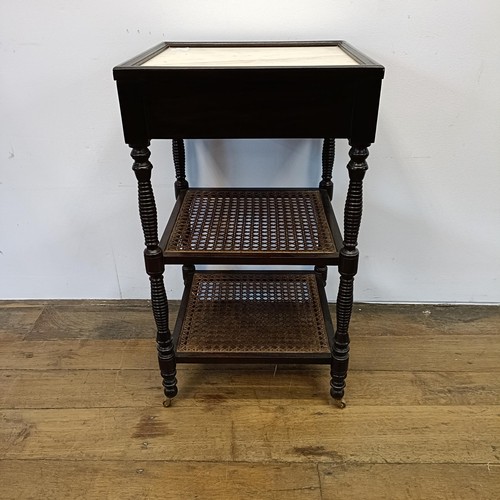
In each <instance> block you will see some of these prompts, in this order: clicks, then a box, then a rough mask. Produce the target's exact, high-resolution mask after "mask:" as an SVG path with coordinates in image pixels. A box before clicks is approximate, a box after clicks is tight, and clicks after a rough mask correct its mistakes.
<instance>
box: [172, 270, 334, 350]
mask: <svg viewBox="0 0 500 500" xmlns="http://www.w3.org/2000/svg"><path fill="white" fill-rule="evenodd" d="M177 351H178V352H202V353H203V352H205V353H214V352H220V353H228V352H233V353H280V352H287V353H325V352H327V353H328V352H329V345H328V339H327V333H326V329H325V326H324V319H323V313H322V310H321V303H320V298H319V294H318V289H317V283H316V278H315V277H314V275H313V274H285V273H270V274H256V273H254V274H245V273H237V274H222V273H214V274H212V273H206V274H205V273H203V274H195V276H194V279H193V284H192V288H191V295H190V298H189V304H188V307H187V311H186V314H185V318H184V323H183V327H182V331H181V332H180V335H179V341H178V344H177Z"/></svg>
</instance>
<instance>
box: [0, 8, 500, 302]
mask: <svg viewBox="0 0 500 500" xmlns="http://www.w3.org/2000/svg"><path fill="white" fill-rule="evenodd" d="M499 26H500V3H498V2H496V1H494V0H476V1H474V2H455V1H452V0H421V1H419V2H416V1H408V0H308V1H305V0H286V1H285V0H280V1H269V0H266V1H262V0H253V1H252V2H248V1H241V0H237V1H235V0H231V1H229V0H219V1H217V0H205V1H203V2H201V1H194V0H183V1H170V0H147V1H145V0H142V1H140V2H139V1H134V0H123V1H122V2H103V1H102V0H86V1H85V2H82V1H81V0H79V1H77V0H44V1H43V2H41V1H39V0H2V2H1V4H0V56H1V72H0V112H1V115H0V116H1V118H0V298H19V299H24V298H117V299H118V298H146V297H148V296H149V284H148V280H147V276H146V274H145V272H144V267H143V258H142V250H143V240H142V233H141V229H140V224H139V218H138V213H137V207H136V196H137V195H136V185H135V177H134V175H133V173H132V171H131V165H132V160H131V159H130V157H129V148H128V147H127V146H126V145H125V143H124V141H123V137H122V131H121V122H120V114H119V109H118V101H117V96H116V89H115V84H114V81H113V79H112V73H111V71H112V68H113V66H114V65H117V64H119V63H121V62H123V61H124V60H126V59H129V58H130V57H132V56H134V55H136V54H138V53H140V52H141V51H144V50H146V49H148V48H149V47H151V46H153V45H156V44H157V43H159V42H160V41H162V40H172V41H218V40H220V41H239V40H335V39H344V40H347V41H348V42H350V43H351V44H352V45H354V46H355V47H356V48H358V49H359V50H361V51H362V52H365V53H366V54H367V55H369V56H371V57H372V58H373V59H375V60H376V61H378V62H380V63H381V64H383V65H384V66H385V67H386V76H385V79H384V82H383V89H382V99H381V108H380V116H379V127H378V133H377V141H376V143H375V144H374V145H373V146H372V147H371V149H370V158H369V166H370V169H369V171H368V173H367V176H366V182H365V207H364V216H363V221H362V227H361V235H360V242H359V243H360V251H361V262H360V269H359V274H358V277H357V279H356V286H355V299H356V300H358V301H374V302H446V303H448V302H450V303H455V302H459V303H498V302H500V283H499V280H498V278H499V275H500V195H499V188H500V168H499V167H500V165H499V158H500V155H499V153H500V90H499V89H500V30H499ZM337 145H338V147H337V157H336V164H335V174H334V180H335V200H334V205H335V208H336V210H337V212H339V211H341V210H342V208H343V204H344V199H345V192H346V183H347V171H346V168H345V165H346V163H347V160H348V157H347V151H348V147H347V145H346V144H345V141H344V140H339V141H337ZM151 150H152V158H151V159H152V162H153V164H154V166H155V167H154V170H153V180H154V184H155V194H156V198H157V204H158V213H159V220H160V226H161V227H160V232H161V231H162V230H163V226H164V222H165V221H166V219H167V217H168V214H169V213H170V209H171V207H172V205H173V202H174V195H173V187H172V184H173V180H174V171H173V166H172V158H171V144H170V141H156V142H154V143H153V144H152V147H151ZM320 158H321V141H319V140H268V141H257V140H252V141H188V142H187V161H188V179H189V180H190V182H191V185H193V186H196V185H199V186H211V185H224V186H230V185H242V186H252V185H255V186H281V185H286V186H304V185H307V186H316V185H317V183H318V181H319V177H320ZM339 219H342V217H341V216H340V217H339ZM165 277H166V285H167V292H168V294H169V298H171V299H178V298H180V296H181V293H182V280H181V272H180V268H179V266H168V267H167V269H166V274H165ZM336 288H337V272H336V269H335V268H331V270H330V274H329V283H328V289H327V291H328V297H329V299H330V300H332V301H333V300H335V298H336Z"/></svg>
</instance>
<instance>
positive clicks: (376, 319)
mask: <svg viewBox="0 0 500 500" xmlns="http://www.w3.org/2000/svg"><path fill="white" fill-rule="evenodd" d="M173 309H174V314H172V318H171V319H172V320H173V319H174V318H173V316H175V306H174V308H173ZM351 332H352V350H351V371H350V374H349V377H348V390H347V398H346V399H347V403H348V406H347V408H346V409H345V410H339V409H337V408H335V407H334V406H333V405H331V404H330V403H329V396H328V388H329V374H328V368H327V367H324V366H316V367H315V366H312V367H311V366H282V365H280V366H277V367H276V366H253V365H252V366H245V365H242V366H234V365H233V366H215V365H204V366H200V365H181V366H179V370H178V380H179V396H178V397H177V398H176V399H175V401H174V404H173V406H172V407H171V408H168V409H166V408H163V407H162V400H163V398H162V391H161V388H160V377H159V373H158V371H157V361H156V352H155V344H154V340H153V338H154V325H153V321H152V317H151V314H150V311H149V309H148V304H147V303H146V302H141V301H132V302H131V301H119V302H88V301H87V302H85V301H83V302H82V301H75V302H73V301H71V302H3V303H1V302H0V379H1V380H0V405H1V409H0V413H1V418H2V421H1V426H0V498H2V499H25V498H33V499H47V500H49V499H50V500H53V499H77V498H82V499H94V498H95V499H100V500H102V499H114V498H122V499H142V498H162V499H164V498H167V499H170V498H172V499H183V500H184V499H231V500H233V499H256V500H263V499H287V500H289V499H292V500H293V499H323V500H326V499H336V498H343V499H354V500H356V499H391V500H392V499H426V500H427V499H467V500H476V499H495V500H497V499H499V498H500V377H499V374H500V308H498V307H475V306H463V307H439V306H385V305H357V306H356V307H355V310H354V317H353V321H352V325H351Z"/></svg>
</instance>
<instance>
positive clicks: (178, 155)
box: [172, 139, 189, 198]
mask: <svg viewBox="0 0 500 500" xmlns="http://www.w3.org/2000/svg"><path fill="white" fill-rule="evenodd" d="M172 155H173V157H174V168H175V183H174V189H175V197H176V198H177V197H178V196H179V193H180V191H181V190H182V189H187V188H188V187H189V184H188V181H187V180H186V152H185V149H184V141H183V140H182V139H172Z"/></svg>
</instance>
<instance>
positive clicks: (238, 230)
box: [166, 189, 336, 254]
mask: <svg viewBox="0 0 500 500" xmlns="http://www.w3.org/2000/svg"><path fill="white" fill-rule="evenodd" d="M166 250H167V251H173V252H188V253H189V252H200V251H201V252H204V251H219V252H229V253H232V252H238V253H260V252H266V253H267V254H269V253H271V254H273V253H275V254H276V253H286V252H288V253H289V252H329V253H331V252H336V248H335V244H334V241H333V237H332V233H331V229H330V227H329V224H328V221H327V219H326V216H325V210H324V208H323V204H322V200H321V196H320V193H319V191H318V190H280V189H277V190H266V189H262V190H259V189H254V190H218V189H190V190H188V191H187V193H186V196H185V198H184V201H183V204H182V207H181V210H180V212H179V215H178V216H177V219H176V223H175V225H174V227H173V229H172V232H171V235H170V238H169V240H168V242H167V247H166Z"/></svg>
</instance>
